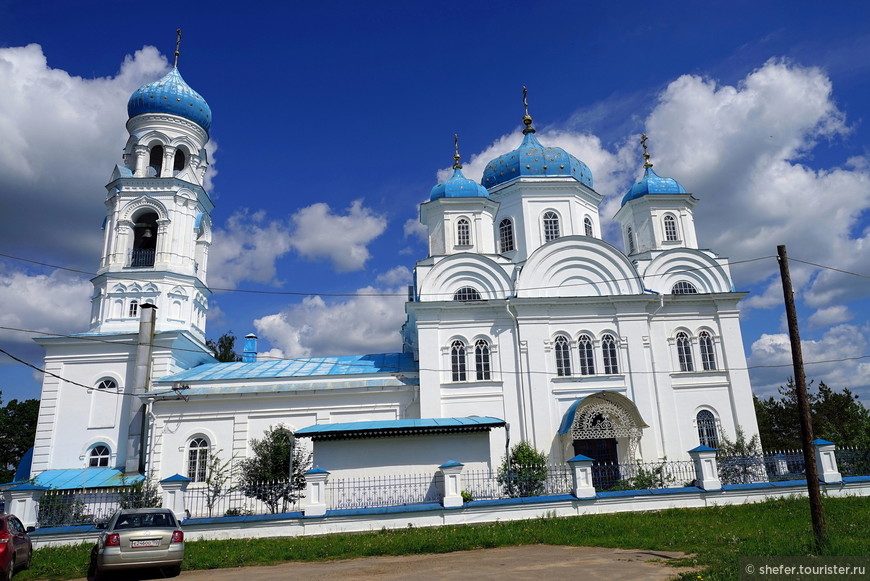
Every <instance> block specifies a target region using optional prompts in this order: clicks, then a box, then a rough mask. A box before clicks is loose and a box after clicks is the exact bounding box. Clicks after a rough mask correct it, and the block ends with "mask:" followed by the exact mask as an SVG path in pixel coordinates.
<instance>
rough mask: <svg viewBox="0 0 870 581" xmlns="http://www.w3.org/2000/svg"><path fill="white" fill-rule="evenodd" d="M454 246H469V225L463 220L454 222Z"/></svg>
mask: <svg viewBox="0 0 870 581" xmlns="http://www.w3.org/2000/svg"><path fill="white" fill-rule="evenodd" d="M456 244H457V246H470V245H471V225H470V224H469V223H468V220H466V219H465V218H460V219H459V220H457V221H456Z"/></svg>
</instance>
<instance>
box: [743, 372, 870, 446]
mask: <svg viewBox="0 0 870 581" xmlns="http://www.w3.org/2000/svg"><path fill="white" fill-rule="evenodd" d="M808 392H809V393H808V396H809V402H810V416H811V418H812V422H813V436H814V437H816V438H822V439H825V440H830V441H831V442H834V443H836V444H837V445H838V446H858V447H860V448H870V411H868V410H867V408H865V407H864V405H863V404H862V403H861V401H860V400H859V399H858V396H857V395H854V394H853V393H852V392H851V391H850V390H849V388H843V390H842V392H838V391H836V390H833V389H831V388H830V387H828V386H827V385H826V384H825V382H823V381H821V382H819V384H818V387H817V388H815V389H814V388H813V382H810V384H809V386H808ZM779 394H780V397H779V398H774V397H773V396H771V397H768V398H767V399H759V398H757V397H756V398H755V415H756V417H757V418H758V429H759V433H760V434H761V443H762V444H763V445H764V447H765V449H767V450H787V449H796V448H800V447H801V429H800V415H799V414H798V407H797V388H796V386H795V383H794V381H793V380H792V379H791V378H789V380H788V382H787V383H786V385H784V386H781V387H780V388H779Z"/></svg>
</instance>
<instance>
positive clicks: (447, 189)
mask: <svg viewBox="0 0 870 581" xmlns="http://www.w3.org/2000/svg"><path fill="white" fill-rule="evenodd" d="M488 197H489V193H488V192H487V191H486V188H485V187H483V186H482V185H480V184H479V183H477V182H476V181H474V180H470V179H468V178H467V177H465V176H464V175H462V168H461V167H455V168H454V169H453V176H452V177H451V178H450V179H449V180H447V181H446V182H444V183H443V184H438V185H437V186H435V187H434V188H432V193H431V194H429V199H430V200H436V199H438V198H488Z"/></svg>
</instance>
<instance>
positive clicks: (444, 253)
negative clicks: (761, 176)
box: [23, 68, 758, 487]
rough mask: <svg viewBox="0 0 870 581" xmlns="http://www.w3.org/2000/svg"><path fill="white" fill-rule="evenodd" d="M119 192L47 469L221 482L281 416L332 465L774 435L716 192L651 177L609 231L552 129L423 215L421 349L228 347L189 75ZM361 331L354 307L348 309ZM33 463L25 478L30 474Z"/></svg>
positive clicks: (644, 455) (555, 454)
mask: <svg viewBox="0 0 870 581" xmlns="http://www.w3.org/2000/svg"><path fill="white" fill-rule="evenodd" d="M128 113H129V121H128V122H127V130H128V132H129V140H128V141H127V145H126V147H125V149H124V154H123V162H122V163H121V164H119V165H117V166H115V169H114V171H113V172H112V176H111V180H110V182H109V184H108V185H107V186H106V190H107V196H106V199H105V205H106V218H105V222H104V230H105V238H104V243H103V247H102V255H101V258H100V265H99V271H98V273H97V275H96V276H95V277H94V278H93V280H92V282H93V286H94V293H93V296H92V299H91V302H92V311H91V312H92V314H91V323H90V328H89V329H87V330H86V331H84V332H83V333H80V334H76V335H70V336H65V337H42V338H38V339H36V341H37V342H38V343H39V344H40V345H42V346H43V347H44V348H45V351H46V355H45V368H46V370H47V371H49V372H50V374H48V373H47V374H46V375H45V379H44V383H43V386H42V399H41V406H40V412H39V424H38V430H37V435H36V441H35V445H34V450H33V454H32V460H31V463H30V471H29V477H31V478H35V482H36V483H37V484H42V485H45V486H53V487H69V486H70V484H69V483H72V486H75V487H100V486H106V485H110V484H117V483H119V482H120V480H121V477H122V475H124V474H126V475H128V476H130V475H135V474H148V475H151V476H152V477H154V478H156V479H157V480H162V479H164V478H167V477H170V476H172V475H175V474H180V475H182V476H186V477H188V478H190V479H191V480H193V481H194V482H197V481H202V480H203V479H204V478H205V471H206V461H207V458H208V457H209V455H212V454H220V455H221V457H222V458H225V459H228V458H231V457H235V458H243V457H245V456H247V455H249V453H250V451H249V442H250V440H251V438H258V437H261V436H262V434H263V433H264V431H265V430H266V429H268V428H269V427H270V426H276V425H278V424H283V425H285V426H287V427H289V428H291V429H292V430H293V431H294V432H295V434H296V437H297V439H298V441H301V442H303V443H304V444H305V445H306V446H308V447H310V448H311V449H313V452H314V463H315V464H316V465H318V466H320V467H322V468H324V469H326V470H329V471H331V472H333V473H346V474H350V473H377V472H393V471H396V472H398V471H407V470H409V469H429V468H431V469H433V470H434V469H435V468H436V467H437V466H439V465H440V464H443V463H445V462H447V461H448V460H455V461H458V462H462V463H464V464H466V465H472V466H478V467H487V466H489V467H497V466H498V464H499V463H500V461H501V458H502V457H503V455H504V453H505V450H506V449H507V448H508V447H509V446H511V445H513V444H516V443H518V442H520V441H527V442H529V443H530V444H531V445H532V446H534V447H535V448H537V449H538V450H541V451H544V452H546V453H547V454H549V457H550V460H551V461H552V462H553V463H554V464H555V463H561V462H564V461H566V460H568V459H570V458H572V457H574V456H575V455H577V454H583V455H585V456H588V457H590V458H593V459H595V460H596V461H598V462H619V463H626V462H629V463H630V462H634V461H635V460H643V461H655V460H659V459H663V458H667V459H670V460H676V459H683V458H687V457H688V454H687V451H688V450H690V449H692V448H694V447H696V446H698V445H707V446H711V447H716V446H717V444H718V443H719V442H720V441H721V438H722V437H723V436H727V437H729V438H731V439H733V438H734V435H735V433H736V430H737V428H738V427H741V428H742V429H743V430H744V431H745V432H746V433H747V435H748V436H751V435H753V434H755V433H757V431H758V428H757V424H756V419H755V413H754V408H753V401H752V393H751V388H750V383H749V377H748V373H747V371H746V359H745V355H744V350H743V341H742V337H741V330H740V322H739V317H738V303H739V302H740V300H741V299H743V298H744V296H745V294H746V293H742V292H736V291H735V290H734V286H733V283H732V279H731V274H730V270H729V263H728V260H727V259H725V258H722V257H719V256H718V255H717V254H716V253H714V252H713V251H710V250H706V249H702V248H700V247H699V244H698V240H697V237H696V232H695V225H694V221H693V215H692V210H693V207H694V206H695V204H696V203H698V200H697V199H696V198H695V197H694V196H693V195H692V194H690V193H687V192H686V191H685V189H684V188H683V187H682V186H681V185H680V184H679V183H678V182H677V181H676V180H674V179H671V178H663V177H660V176H658V175H657V174H656V172H655V171H653V169H652V164H650V163H649V155H648V154H647V153H646V145H645V142H644V160H645V162H646V163H645V164H644V172H643V176H642V177H641V178H640V179H639V180H638V181H637V182H636V183H635V184H634V185H632V187H631V189H630V190H629V191H628V192H627V193H626V194H625V196H624V198H623V200H622V205H621V207H620V209H619V211H618V212H617V213H616V216H615V220H616V221H617V222H618V223H619V225H620V228H621V231H622V243H623V247H622V249H620V248H617V247H615V246H613V245H611V244H609V243H608V242H606V241H605V240H603V239H602V225H601V217H600V215H599V205H600V204H601V202H602V200H603V196H602V194H600V193H599V192H597V191H596V190H595V189H594V187H593V180H592V172H591V171H590V169H589V168H588V167H587V166H586V165H585V164H584V163H583V162H582V161H580V160H579V159H577V158H576V157H574V156H573V155H571V154H570V153H568V152H566V151H565V150H563V149H561V148H559V147H557V146H556V145H555V144H553V145H543V144H541V143H540V142H539V141H538V139H537V137H536V136H535V129H534V127H533V121H532V118H531V117H530V116H529V114H528V107H526V112H525V116H524V117H523V119H522V121H523V124H524V130H523V134H524V137H523V139H522V142H521V143H517V148H516V149H515V150H513V151H511V152H510V153H507V154H505V155H502V156H500V157H498V158H496V159H494V160H492V161H491V162H490V163H489V165H488V166H487V167H486V170H485V172H484V175H483V179H482V183H477V182H475V181H473V180H470V179H467V178H466V177H464V176H463V174H462V165H461V164H460V163H459V159H460V158H459V154H458V152H457V154H456V155H455V159H456V163H455V165H454V173H453V176H452V177H451V178H450V179H448V180H447V181H446V182H444V183H442V184H438V185H436V186H435V187H434V188H433V189H432V192H431V195H430V199H429V200H428V201H427V202H425V203H424V204H422V206H421V207H420V220H421V222H422V223H423V225H424V226H425V227H426V228H427V229H428V256H426V257H424V258H422V259H421V260H419V261H417V263H416V268H415V272H414V284H413V286H412V287H411V288H410V289H409V297H408V302H407V303H406V312H407V320H406V323H405V325H404V327H403V329H402V337H403V349H402V352H401V353H385V354H384V353H376V354H363V355H358V356H339V357H312V358H303V359H283V360H275V359H263V360H258V359H257V347H256V337H254V336H253V335H249V336H248V337H246V339H245V347H244V356H243V361H241V362H236V363H220V362H217V361H216V360H215V359H214V357H213V354H212V352H211V351H210V350H209V349H208V348H207V347H206V342H205V338H206V329H205V326H206V318H207V314H208V300H209V295H210V294H211V291H210V290H209V287H208V273H209V269H208V257H209V246H210V244H211V241H212V235H213V234H212V232H213V230H212V223H211V218H210V213H211V211H212V209H213V207H214V205H213V203H212V200H211V199H210V197H209V194H208V192H206V191H205V189H204V188H203V177H204V175H205V172H206V169H207V167H208V158H207V155H206V150H205V145H206V143H207V141H208V139H209V127H210V125H211V110H210V108H209V106H208V104H207V103H206V101H205V100H204V99H203V98H202V97H201V96H200V95H199V94H198V93H197V92H196V91H194V90H193V89H192V88H191V87H190V86H189V85H187V83H186V82H185V81H184V80H183V79H182V77H181V75H180V73H179V71H178V69H177V68H173V69H172V70H171V71H170V72H169V73H168V74H167V75H166V76H164V77H163V78H161V79H159V80H157V81H154V82H152V83H148V84H146V85H144V86H142V87H141V88H139V89H138V90H137V91H136V92H135V93H134V94H133V95H132V96H131V97H130V100H129V103H128ZM348 324H352V322H348ZM23 476H24V477H25V478H26V477H27V476H28V474H26V467H25V470H24V474H23Z"/></svg>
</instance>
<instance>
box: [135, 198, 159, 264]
mask: <svg viewBox="0 0 870 581" xmlns="http://www.w3.org/2000/svg"><path fill="white" fill-rule="evenodd" d="M156 252H157V213H155V212H145V213H144V214H140V215H139V216H138V217H137V218H136V219H135V220H134V223H133V250H132V253H131V255H130V266H133V267H147V266H154V256H155V254H156Z"/></svg>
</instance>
